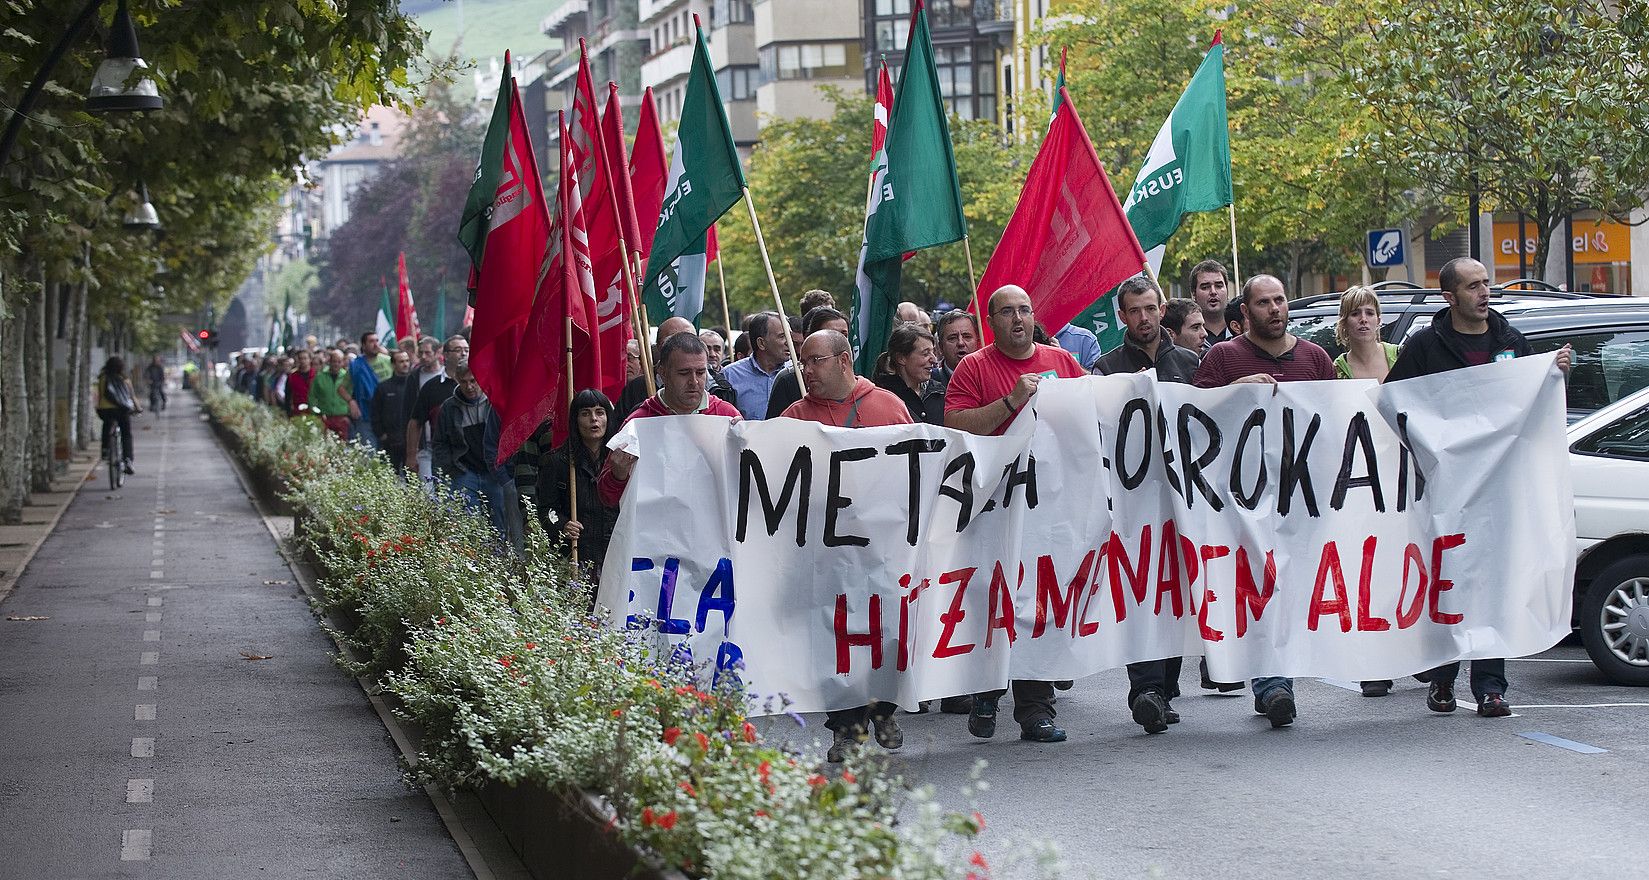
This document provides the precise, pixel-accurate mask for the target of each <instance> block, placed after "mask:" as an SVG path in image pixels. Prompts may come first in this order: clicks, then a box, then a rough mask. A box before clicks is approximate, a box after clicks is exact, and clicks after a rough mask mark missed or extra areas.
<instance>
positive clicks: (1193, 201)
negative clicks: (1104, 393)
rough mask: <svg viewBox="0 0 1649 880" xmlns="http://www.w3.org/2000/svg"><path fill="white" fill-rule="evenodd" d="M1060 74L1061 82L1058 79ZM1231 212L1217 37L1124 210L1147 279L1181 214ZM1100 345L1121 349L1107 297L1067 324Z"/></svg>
mask: <svg viewBox="0 0 1649 880" xmlns="http://www.w3.org/2000/svg"><path fill="white" fill-rule="evenodd" d="M1063 73H1064V71H1063V69H1062V70H1061V75H1062V76H1063ZM1229 204H1231V138H1230V134H1229V132H1228V130H1227V126H1226V121H1225V44H1224V43H1223V42H1222V41H1221V39H1220V35H1219V34H1218V33H1215V34H1214V43H1213V45H1212V46H1210V47H1209V50H1208V55H1207V57H1205V58H1204V59H1203V61H1202V66H1201V67H1199V68H1197V72H1196V74H1195V75H1194V76H1192V77H1191V84H1190V85H1188V86H1186V88H1185V94H1183V95H1181V96H1180V99H1179V102H1178V103H1177V104H1175V105H1174V110H1173V112H1172V113H1171V114H1169V116H1168V120H1167V121H1166V122H1164V123H1163V124H1162V130H1160V131H1158V132H1157V137H1156V140H1154V141H1152V142H1151V150H1150V152H1149V153H1147V154H1146V157H1145V164H1144V166H1142V167H1141V168H1140V170H1139V176H1138V177H1137V178H1135V179H1134V185H1133V187H1132V188H1131V189H1130V190H1129V191H1128V199H1127V201H1125V202H1123V204H1122V210H1123V212H1124V213H1126V214H1127V215H1128V225H1129V226H1132V227H1133V228H1134V235H1135V236H1137V237H1138V238H1139V246H1140V247H1142V248H1144V249H1145V258H1146V259H1147V260H1149V261H1150V263H1151V271H1152V272H1160V270H1161V269H1162V255H1163V252H1164V251H1165V250H1166V245H1167V243H1168V239H1169V238H1170V237H1171V236H1173V234H1174V233H1175V231H1177V230H1178V229H1179V227H1180V223H1181V222H1183V221H1184V219H1185V215H1186V214H1191V213H1194V212H1197V211H1212V210H1214V209H1216V208H1223V207H1225V206H1226V205H1229ZM1071 323H1072V324H1074V325H1076V326H1078V327H1085V328H1087V329H1089V330H1092V331H1093V333H1094V335H1095V336H1097V337H1099V348H1100V350H1101V351H1110V350H1111V349H1113V348H1116V347H1117V346H1119V345H1121V344H1122V337H1123V333H1124V332H1125V329H1126V328H1124V327H1123V326H1122V320H1121V318H1120V317H1119V316H1118V315H1117V313H1116V297H1114V296H1112V295H1111V294H1110V293H1106V294H1105V295H1104V296H1102V297H1100V298H1099V299H1098V300H1096V301H1095V302H1094V304H1093V305H1091V306H1089V307H1088V308H1086V309H1084V310H1083V311H1082V313H1081V314H1079V315H1077V316H1076V317H1075V318H1073V319H1071Z"/></svg>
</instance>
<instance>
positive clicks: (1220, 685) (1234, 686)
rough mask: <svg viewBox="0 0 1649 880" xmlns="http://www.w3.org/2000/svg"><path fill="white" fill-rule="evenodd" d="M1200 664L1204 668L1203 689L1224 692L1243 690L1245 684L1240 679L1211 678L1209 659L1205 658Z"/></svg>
mask: <svg viewBox="0 0 1649 880" xmlns="http://www.w3.org/2000/svg"><path fill="white" fill-rule="evenodd" d="M1198 665H1199V666H1200V667H1201V668H1202V689H1203V690H1205V691H1219V692H1220V693H1222V694H1229V693H1231V692H1232V691H1240V690H1242V688H1243V685H1242V682H1240V681H1215V680H1213V679H1212V678H1209V677H1208V660H1207V658H1204V659H1203V661H1202V663H1200V664H1198Z"/></svg>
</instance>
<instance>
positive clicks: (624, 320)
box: [568, 40, 630, 400]
mask: <svg viewBox="0 0 1649 880" xmlns="http://www.w3.org/2000/svg"><path fill="white" fill-rule="evenodd" d="M622 119H623V117H622V116H620V117H618V121H619V122H620V128H621V129H622V128H623V126H622ZM568 128H569V129H571V131H572V136H573V142H572V154H573V162H574V164H576V165H577V169H578V194H579V198H580V203H581V205H582V212H581V213H582V216H583V228H584V229H585V230H586V232H587V233H588V236H589V237H588V239H587V240H586V242H585V246H586V247H587V248H588V252H589V255H590V260H591V272H592V274H593V276H594V278H595V293H596V306H597V308H596V319H597V322H598V324H599V331H598V332H599V333H600V335H601V337H602V338H601V339H600V340H599V345H598V346H597V347H596V349H595V350H596V351H598V352H600V356H601V357H602V358H603V363H602V365H601V371H602V377H603V379H604V382H603V383H602V384H598V385H592V386H589V387H592V388H599V389H600V390H601V391H602V392H604V393H605V394H606V395H607V397H608V398H609V399H612V400H618V398H619V396H620V395H622V394H623V393H624V359H625V344H626V343H627V342H628V341H629V336H628V335H627V334H625V333H624V330H625V328H627V327H628V325H629V320H630V317H629V312H628V311H627V309H626V301H627V300H628V299H629V297H627V296H626V295H625V293H624V261H625V259H627V258H628V255H627V254H625V253H624V250H623V248H621V247H620V245H619V233H620V232H621V231H622V225H621V222H620V219H619V218H620V216H621V209H620V207H619V199H618V188H617V184H616V182H615V178H617V177H620V176H622V173H619V174H615V173H613V171H612V167H617V168H623V166H622V165H619V166H611V163H612V161H613V160H612V157H611V156H609V155H608V154H607V151H606V149H605V146H604V144H605V135H604V133H603V132H602V131H601V121H600V119H599V118H598V117H597V115H596V103H595V89H594V86H593V83H592V81H591V79H590V61H589V56H588V55H587V54H586V53H585V51H584V41H583V40H580V41H579V59H578V78H577V80H575V84H574V88H573V111H572V115H571V117H570V118H569V119H568ZM619 139H620V140H623V137H622V134H621V135H620V138H619ZM580 387H584V386H580Z"/></svg>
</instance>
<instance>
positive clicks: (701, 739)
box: [693, 733, 710, 752]
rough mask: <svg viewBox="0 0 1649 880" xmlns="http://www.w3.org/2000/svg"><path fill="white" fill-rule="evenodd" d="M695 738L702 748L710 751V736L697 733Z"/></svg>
mask: <svg viewBox="0 0 1649 880" xmlns="http://www.w3.org/2000/svg"><path fill="white" fill-rule="evenodd" d="M693 739H694V740H695V741H696V742H698V744H699V749H700V750H702V751H706V752H708V751H710V737H707V736H705V735H704V734H703V733H695V734H693Z"/></svg>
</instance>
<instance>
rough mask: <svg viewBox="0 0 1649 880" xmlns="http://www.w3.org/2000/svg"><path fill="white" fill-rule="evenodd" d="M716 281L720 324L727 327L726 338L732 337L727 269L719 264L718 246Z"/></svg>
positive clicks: (718, 250) (719, 252)
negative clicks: (719, 292) (719, 289)
mask: <svg viewBox="0 0 1649 880" xmlns="http://www.w3.org/2000/svg"><path fill="white" fill-rule="evenodd" d="M716 281H717V282H718V283H720V285H721V325H722V326H723V327H725V328H727V338H729V339H732V338H733V313H732V312H730V311H728V310H727V270H726V269H723V268H722V266H721V249H720V247H718V248H717V250H716ZM717 366H720V364H717Z"/></svg>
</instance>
